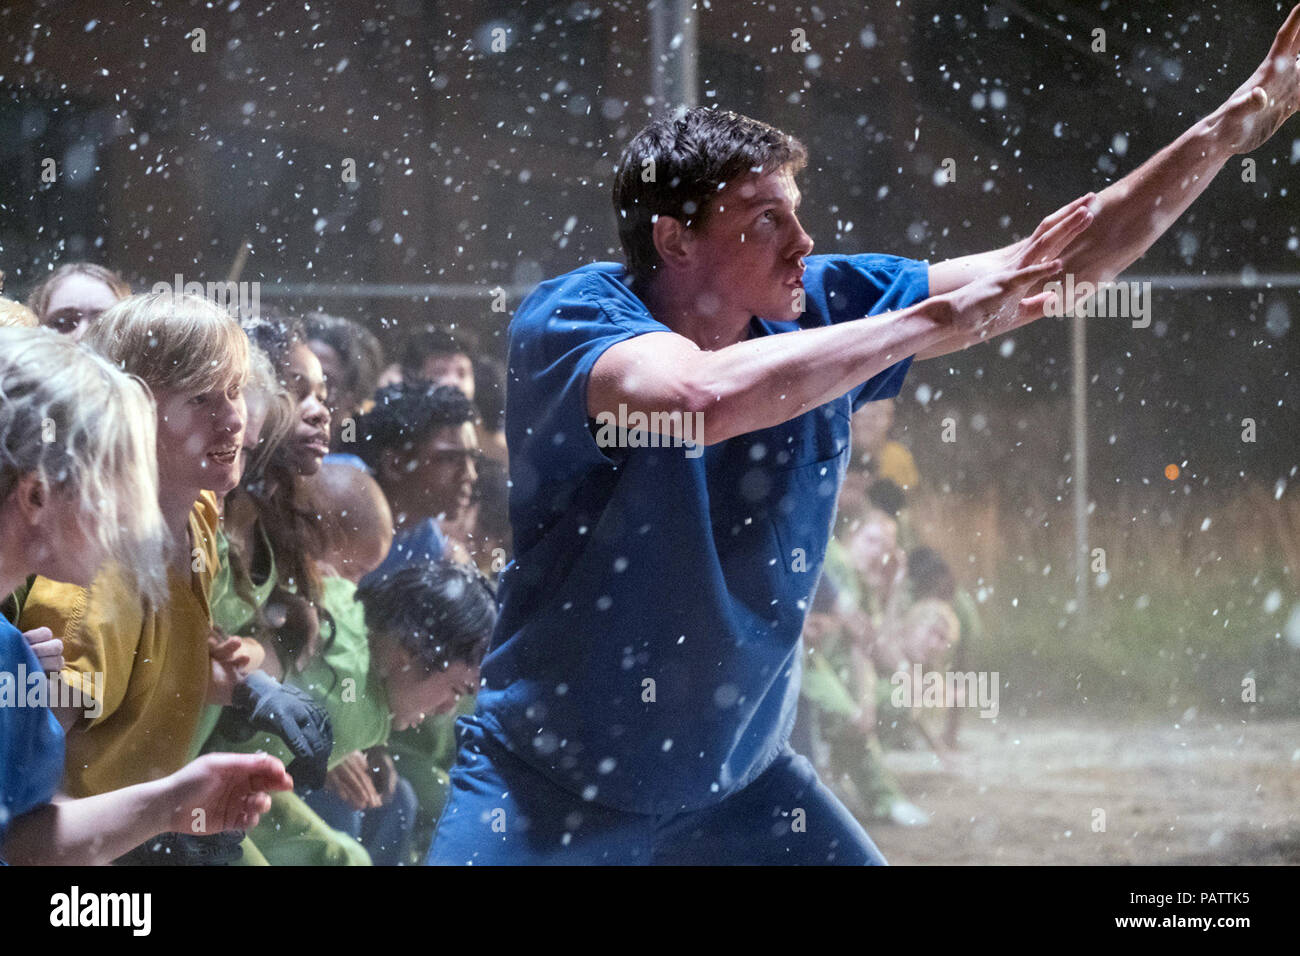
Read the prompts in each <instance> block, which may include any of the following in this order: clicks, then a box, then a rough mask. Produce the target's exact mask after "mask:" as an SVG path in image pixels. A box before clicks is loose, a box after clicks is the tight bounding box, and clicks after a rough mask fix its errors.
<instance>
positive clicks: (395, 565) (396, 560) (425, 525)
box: [361, 518, 447, 585]
mask: <svg viewBox="0 0 1300 956" xmlns="http://www.w3.org/2000/svg"><path fill="white" fill-rule="evenodd" d="M446 549H447V536H446V535H445V534H443V531H442V528H440V527H439V526H438V522H437V521H436V520H434V519H433V518H424V519H422V520H420V521H417V522H416V523H415V524H412V525H407V526H406V527H405V528H399V529H398V530H397V531H396V533H394V535H393V543H392V545H391V546H390V547H389V549H388V554H387V555H386V556H385V557H384V560H383V561H382V562H381V563H380V565H379V567H377V568H375V569H374V570H373V571H371V572H370V573H369V574H367V575H366V576H365V577H364V578H362V579H361V583H362V584H363V585H364V584H367V583H373V582H376V581H386V580H387V579H388V578H389V577H390V576H392V575H393V574H396V573H397V572H398V571H400V570H402V568H407V567H410V566H411V565H413V564H427V563H429V562H430V561H437V560H439V559H440V558H441V557H442V555H443V552H444V551H446Z"/></svg>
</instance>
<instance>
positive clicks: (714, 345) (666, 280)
mask: <svg viewBox="0 0 1300 956" xmlns="http://www.w3.org/2000/svg"><path fill="white" fill-rule="evenodd" d="M636 291H637V295H638V296H639V297H640V299H641V301H642V302H644V303H645V305H646V308H647V309H649V310H650V314H651V315H652V316H654V319H655V321H657V322H662V323H663V324H664V325H666V326H668V328H670V329H672V330H673V331H674V332H676V333H677V334H678V335H681V336H683V337H685V338H688V339H690V340H691V341H692V342H694V343H695V344H696V345H698V346H699V347H700V348H702V349H704V350H705V351H706V352H714V351H717V350H718V349H725V348H726V347H727V346H728V345H735V344H736V343H737V342H743V341H744V340H745V339H747V338H749V323H750V319H751V318H753V317H752V316H750V315H745V314H742V313H739V312H737V313H733V314H730V315H727V314H723V313H721V312H718V311H712V312H710V311H708V305H709V298H710V296H711V295H712V293H709V292H707V291H705V290H702V289H700V288H698V287H696V286H694V285H693V284H692V283H689V282H685V281H682V280H681V277H679V276H669V275H667V274H664V273H659V274H658V275H657V276H656V277H655V278H654V279H652V280H650V282H649V283H648V284H645V285H640V286H638V287H637V290H636Z"/></svg>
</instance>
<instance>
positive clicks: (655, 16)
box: [648, 0, 699, 110]
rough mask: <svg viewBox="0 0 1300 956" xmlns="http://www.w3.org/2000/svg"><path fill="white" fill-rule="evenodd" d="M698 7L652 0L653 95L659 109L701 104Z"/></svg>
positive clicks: (689, 0) (685, 0) (681, 0)
mask: <svg viewBox="0 0 1300 956" xmlns="http://www.w3.org/2000/svg"><path fill="white" fill-rule="evenodd" d="M694 7H695V2H694V0H652V2H651V3H650V4H649V5H648V10H649V12H650V92H651V95H652V96H654V100H655V104H654V105H655V109H656V110H663V109H664V108H665V107H666V106H678V105H680V106H686V107H692V106H696V105H698V103H699V96H698V94H697V92H696V91H697V89H698V86H699V83H698V80H697V60H698V56H699V44H698V38H697V33H698V16H699V14H698V11H697V10H695V9H694Z"/></svg>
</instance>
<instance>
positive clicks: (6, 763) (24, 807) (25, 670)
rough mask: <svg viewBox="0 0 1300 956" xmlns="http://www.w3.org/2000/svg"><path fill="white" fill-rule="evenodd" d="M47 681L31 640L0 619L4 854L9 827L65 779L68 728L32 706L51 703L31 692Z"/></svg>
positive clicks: (0, 843)
mask: <svg viewBox="0 0 1300 956" xmlns="http://www.w3.org/2000/svg"><path fill="white" fill-rule="evenodd" d="M43 680H45V672H44V671H43V670H42V669H41V665H40V663H39V662H38V661H37V660H36V655H35V654H34V653H32V649H31V647H30V646H28V644H27V639H26V638H25V637H23V635H22V633H21V632H20V631H19V630H18V629H17V628H15V627H14V626H13V625H12V624H10V623H9V622H8V621H7V620H5V619H4V618H3V617H0V681H2V682H4V683H6V684H7V685H8V686H7V687H4V688H2V689H0V697H3V706H0V851H3V849H4V839H5V834H6V833H7V832H8V830H9V824H10V822H11V821H12V820H13V819H14V818H15V817H20V816H22V815H23V814H24V813H27V812H28V811H30V810H35V809H36V808H37V807H39V806H42V805H43V804H46V803H49V802H50V800H51V798H53V796H54V792H55V791H56V790H57V789H58V786H59V780H60V779H61V778H62V776H63V728H62V727H60V726H59V722H58V721H57V720H55V719H54V714H53V713H51V712H50V709H49V708H48V707H47V706H29V705H28V704H29V703H33V704H34V703H36V701H37V700H39V701H40V702H41V703H42V704H43V703H46V702H47V696H46V694H44V693H37V694H33V693H32V690H33V689H34V685H35V682H37V681H43ZM46 690H48V687H47V688H46ZM17 695H21V699H22V702H23V703H22V705H21V706H19V705H18V701H19V697H18V696H17Z"/></svg>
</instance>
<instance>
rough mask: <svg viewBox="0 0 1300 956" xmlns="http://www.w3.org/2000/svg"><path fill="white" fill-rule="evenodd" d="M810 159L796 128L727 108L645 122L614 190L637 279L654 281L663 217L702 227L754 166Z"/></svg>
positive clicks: (795, 167) (796, 165)
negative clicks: (792, 131) (718, 198)
mask: <svg viewBox="0 0 1300 956" xmlns="http://www.w3.org/2000/svg"><path fill="white" fill-rule="evenodd" d="M807 161H808V152H807V150H806V149H805V148H804V146H803V144H802V143H800V142H799V141H798V140H797V139H795V138H794V137H793V136H791V135H789V134H788V133H783V132H781V130H779V129H777V128H776V127H774V126H769V125H768V124H766V123H762V122H759V121H758V120H755V119H750V118H749V117H748V116H741V115H740V114H739V113H732V112H730V111H727V110H719V109H713V108H708V107H699V108H696V109H692V110H686V111H685V112H683V113H681V114H680V115H676V116H673V117H669V118H667V119H662V120H658V121H656V122H654V123H651V124H650V125H649V126H647V127H646V128H645V129H643V130H641V132H639V133H637V134H636V136H634V137H633V138H632V141H631V142H630V143H628V144H627V148H626V149H624V150H623V155H622V158H621V159H620V160H619V163H618V170H617V172H615V174H614V191H613V199H614V215H615V216H616V217H617V219H618V238H619V241H620V242H621V243H622V244H623V252H624V255H626V257H627V268H628V272H630V273H631V274H632V278H633V282H634V284H644V283H646V282H647V281H649V279H650V278H651V277H653V275H654V272H655V270H656V269H657V268H659V266H660V264H661V260H660V258H659V253H658V251H657V250H656V249H655V244H654V220H655V218H656V217H658V216H671V217H672V218H674V219H679V220H681V221H682V222H683V223H684V224H685V225H686V226H687V227H688V228H694V229H699V228H702V227H703V226H704V225H705V224H706V222H707V220H708V215H709V212H710V209H711V205H710V204H711V201H712V199H713V197H714V196H715V195H716V194H717V192H718V190H719V189H721V188H722V187H723V186H724V185H725V184H727V183H729V182H733V181H735V180H736V179H738V178H740V177H741V176H744V175H746V174H748V173H751V172H752V173H759V172H763V173H770V172H776V171H777V170H780V169H787V168H788V169H790V171H791V172H798V171H799V170H800V169H802V168H803V167H804V164H805V163H806V162H807Z"/></svg>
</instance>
